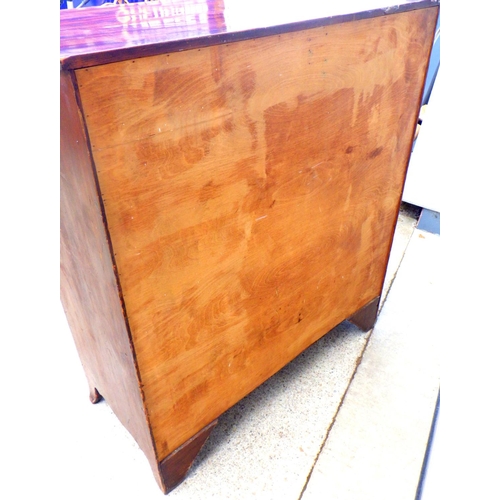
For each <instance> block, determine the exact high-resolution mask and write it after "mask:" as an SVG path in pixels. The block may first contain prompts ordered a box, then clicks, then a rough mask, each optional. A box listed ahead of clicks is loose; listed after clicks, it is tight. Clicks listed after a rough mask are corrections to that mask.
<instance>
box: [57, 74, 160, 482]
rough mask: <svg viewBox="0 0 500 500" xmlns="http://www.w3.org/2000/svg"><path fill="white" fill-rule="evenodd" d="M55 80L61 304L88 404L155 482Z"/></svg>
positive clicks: (136, 382) (113, 289)
mask: <svg viewBox="0 0 500 500" xmlns="http://www.w3.org/2000/svg"><path fill="white" fill-rule="evenodd" d="M60 85H61V87H60V98H61V103H60V113H61V116H60V126H61V138H60V150H61V159H60V169H61V181H60V196H61V197H60V208H61V213H60V224H61V236H60V243H61V251H60V259H61V272H60V281H61V302H62V304H63V308H64V312H65V314H66V317H67V319H68V324H69V326H70V330H71V333H72V335H73V338H74V341H75V344H76V347H77V351H78V354H79V356H80V359H81V361H82V365H83V368H84V371H85V374H86V377H87V380H88V383H89V388H90V400H91V402H93V403H97V402H98V401H99V400H100V398H101V397H103V398H105V399H106V401H107V403H108V404H109V406H110V408H111V409H112V410H113V412H114V413H115V415H116V416H117V418H118V419H119V420H120V422H121V423H122V424H123V425H124V427H125V428H126V429H127V430H128V431H129V432H130V434H131V435H132V436H133V437H134V439H135V440H136V441H137V443H138V444H139V446H140V448H141V449H142V450H143V452H144V453H145V455H146V457H147V458H148V461H149V462H150V465H151V467H152V469H153V472H154V474H155V476H156V479H157V482H158V484H160V485H161V479H160V477H159V473H158V467H157V456H156V449H155V445H154V439H153V437H152V434H151V426H150V423H149V416H148V412H147V407H146V404H145V400H144V394H143V391H142V387H141V380H140V376H139V371H138V367H137V361H136V358H135V351H134V347H133V344H132V341H131V336H130V330H129V326H128V321H127V318H126V311H125V309H124V304H123V297H122V296H121V290H120V284H119V279H118V275H117V272H116V266H115V265H114V259H113V252H112V248H111V246H110V240H109V234H108V233H107V228H106V219H105V214H104V212H103V205H102V199H101V196H100V193H99V186H98V182H97V177H96V172H95V166H94V164H93V158H92V155H91V153H90V145H89V140H88V133H87V130H86V126H85V120H84V115H83V112H82V109H81V103H80V102H79V95H78V88H77V83H76V80H75V75H74V72H66V71H62V72H61V74H60ZM101 395H102V396H101Z"/></svg>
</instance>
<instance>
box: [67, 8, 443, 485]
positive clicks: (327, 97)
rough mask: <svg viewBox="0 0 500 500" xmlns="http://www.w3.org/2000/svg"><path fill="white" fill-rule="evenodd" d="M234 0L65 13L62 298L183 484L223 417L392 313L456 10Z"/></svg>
mask: <svg viewBox="0 0 500 500" xmlns="http://www.w3.org/2000/svg"><path fill="white" fill-rule="evenodd" d="M231 3H232V2H230V1H229V0H226V2H225V4H224V2H223V1H210V0H207V1H206V2H201V1H199V0H198V1H196V0H192V1H186V2H180V3H179V2H177V3H176V2H172V1H168V2H167V1H162V2H147V3H137V4H130V5H120V6H112V7H105V8H104V7H102V8H88V9H78V10H77V9H74V10H72V11H66V12H61V269H62V270H61V289H62V292H61V297H62V302H63V305H64V309H65V312H66V315H67V317H68V321H69V324H70V327H71V330H72V333H73V336H74V339H75V342H76V345H77V348H78V351H79V354H80V357H81V360H82V364H83V366H84V369H85V373H86V375H87V378H88V381H89V385H90V391H91V399H92V400H93V401H97V400H99V398H100V397H101V396H102V397H104V398H105V399H106V400H107V401H108V403H109V405H110V406H111V408H112V409H113V411H114V412H115V414H116V415H117V417H118V418H119V419H120V421H121V422H122V423H123V424H124V425H125V426H126V427H127V429H128V430H129V431H130V433H131V434H132V435H133V436H134V438H135V439H136V440H137V442H138V444H139V445H140V447H141V448H142V450H143V451H144V453H145V454H146V456H147V458H148V460H149V462H150V463H151V466H152V469H153V471H154V474H155V476H156V479H157V481H158V484H159V485H160V487H161V488H162V489H163V491H165V492H168V491H169V490H171V489H172V488H174V487H175V486H176V485H177V484H178V483H179V482H180V481H181V480H182V479H183V477H184V475H185V473H186V472H187V470H188V468H189V465H190V464H191V462H192V460H193V459H194V457H195V456H196V454H197V452H198V451H199V449H200V448H201V446H202V445H203V443H204V442H205V440H206V438H207V437H208V435H209V433H210V430H211V429H212V427H213V425H215V423H216V421H217V418H218V417H219V416H220V415H221V414H222V413H223V412H224V411H226V410H227V409H228V408H230V407H231V406H232V405H234V404H235V403H236V402H237V401H239V400H240V399H241V398H243V397H244V396H245V395H247V394H248V393H249V392H250V391H252V390H253V389H254V388H256V387H257V386H258V385H260V384H262V383H263V382H264V381H265V380H267V379H268V378H269V377H270V376H272V375H273V374H274V373H276V372H277V371H278V370H279V369H281V368H282V367H283V366H284V365H285V364H286V363H288V362H289V361H290V360H292V359H293V358H295V357H296V356H297V355H298V354H299V353H300V352H302V351H303V350H304V349H306V348H307V347H308V346H310V345H311V344H312V343H313V342H315V341H316V340H318V339H319V338H320V337H321V336H323V335H324V334H326V333H327V332H328V331H329V330H331V329H332V328H333V327H335V326H336V325H337V324H339V323H340V322H342V321H343V320H345V319H350V320H351V321H352V322H354V323H356V324H357V325H358V326H360V327H361V328H364V329H370V328H371V327H372V326H373V325H374V323H375V319H376V315H377V307H378V301H379V297H380V293H381V289H382V285H383V280H384V276H385V271H386V265H387V261H388V255H389V251H390V248H391V243H392V236H393V232H394V227H395V223H396V220H397V215H398V209H399V204H400V200H401V193H402V188H403V184H404V179H405V174H406V167H407V163H408V159H409V155H410V151H411V145H412V140H413V134H414V129H415V124H416V120H417V117H418V111H419V107H420V99H421V94H422V89H423V83H424V78H425V74H426V68H427V62H428V57H429V53H430V49H431V45H432V41H433V35H434V27H435V23H436V18H437V14H438V9H439V7H438V4H437V3H436V2H434V1H431V0H422V1H408V2H403V3H402V4H398V6H395V7H392V6H391V5H388V6H386V5H385V4H384V6H383V8H381V7H380V4H378V5H377V4H376V3H375V2H372V4H373V5H369V4H370V2H367V1H366V0H365V1H355V2H350V4H349V6H348V7H346V8H344V10H341V8H340V7H339V6H338V5H331V6H327V5H321V4H325V3H328V2H314V1H312V2H307V3H306V5H305V6H302V7H296V8H294V9H291V10H290V8H288V10H282V11H281V12H280V15H278V16H276V15H275V13H273V12H260V13H259V15H258V16H255V12H253V14H254V15H253V16H251V15H249V13H250V12H251V10H250V9H251V4H250V3H248V5H247V2H238V3H234V5H229V4H231ZM283 5H285V4H284V3H283ZM315 9H316V10H315ZM255 19H258V22H257V21H255ZM276 19H277V20H278V22H277V21H276Z"/></svg>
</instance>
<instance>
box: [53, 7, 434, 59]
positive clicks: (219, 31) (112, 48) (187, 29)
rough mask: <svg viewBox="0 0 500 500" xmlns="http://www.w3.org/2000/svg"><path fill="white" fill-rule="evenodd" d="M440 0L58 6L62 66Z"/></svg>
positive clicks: (232, 39) (371, 14) (315, 24)
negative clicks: (66, 7)
mask: <svg viewBox="0 0 500 500" xmlns="http://www.w3.org/2000/svg"><path fill="white" fill-rule="evenodd" d="M438 4H439V1H438V0H401V1H399V2H398V3H394V2H391V1H385V2H384V1H381V0H351V1H350V2H325V1H324V0H308V1H307V2H289V1H288V0H273V2H272V3H269V2H268V3H265V2H261V3H260V4H259V3H256V2H255V1H251V2H250V1H244V0H235V1H232V0H156V1H154V2H147V3H136V4H129V5H127V4H122V5H117V6H109V7H105V8H101V7H99V8H87V9H69V10H61V11H60V20H61V24H60V40H61V66H62V68H63V69H76V68H81V67H88V66H94V65H97V64H107V63H109V62H116V61H122V60H127V59H131V58H138V57H145V56H151V55H158V54H162V53H165V52H176V51H179V50H186V49H190V48H200V47H207V46H210V45H217V44H224V43H228V42H235V41H240V40H247V39H251V38H258V37H262V36H269V35H273V34H281V33H287V32H290V31H300V30H304V29H310V28H313V27H319V26H328V25H332V24H338V23H344V22H351V21H355V20H359V19H365V18H373V17H377V16H385V15H387V14H394V13H396V12H406V11H410V10H415V9H422V8H427V7H430V6H436V5H438Z"/></svg>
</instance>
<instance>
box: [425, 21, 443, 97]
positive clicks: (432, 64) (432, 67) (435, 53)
mask: <svg viewBox="0 0 500 500" xmlns="http://www.w3.org/2000/svg"><path fill="white" fill-rule="evenodd" d="M440 21H441V14H439V16H438V20H437V24H436V34H435V35H434V44H433V46H432V50H431V57H430V59H429V68H428V69H427V77H426V79H425V85H424V95H423V97H422V105H423V104H428V103H429V97H430V95H431V92H432V87H433V86H434V81H435V80H436V75H437V72H438V69H439V63H440V60H441V54H440V51H441V48H440V42H441V36H440V35H441V33H440V30H441V26H440Z"/></svg>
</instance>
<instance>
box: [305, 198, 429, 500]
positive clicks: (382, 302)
mask: <svg viewBox="0 0 500 500" xmlns="http://www.w3.org/2000/svg"><path fill="white" fill-rule="evenodd" d="M418 208H419V207H414V206H412V205H409V204H406V203H402V204H401V207H400V211H402V210H404V209H406V211H411V212H412V211H414V210H415V209H418ZM419 215H420V213H419ZM419 215H418V216H417V217H416V222H415V224H414V225H413V229H412V231H411V234H410V237H409V238H408V242H407V243H406V246H405V248H404V251H403V253H402V255H401V259H400V260H399V263H398V266H397V268H396V271H395V272H394V276H393V278H392V280H391V282H390V284H389V287H388V289H387V293H386V294H385V297H384V298H383V300H382V301H381V302H380V305H379V312H378V314H380V311H381V310H382V308H383V307H384V304H385V302H386V300H387V297H388V296H389V292H390V291H391V288H392V285H393V283H394V281H395V279H396V276H397V274H398V272H399V268H400V267H401V263H402V262H403V259H404V257H405V255H406V250H407V249H408V245H409V244H410V240H411V238H412V236H413V233H414V232H415V228H416V226H417V222H418V218H419ZM412 217H413V215H412ZM372 334H373V328H372V329H371V330H370V332H369V334H368V336H367V338H366V342H365V345H364V347H363V349H362V351H361V353H360V355H359V356H358V357H357V359H356V367H355V368H354V371H353V373H352V375H351V378H350V379H349V382H348V384H347V387H346V389H345V391H344V394H343V395H342V399H341V400H340V403H339V405H338V407H337V411H336V412H335V414H334V415H333V419H332V421H331V423H330V425H329V426H328V429H327V431H326V434H325V438H324V439H323V442H322V443H321V446H320V449H319V451H318V453H317V454H316V457H315V458H314V461H313V464H312V466H311V469H310V470H309V473H308V474H307V477H306V480H305V482H304V486H303V487H302V490H301V491H300V494H299V497H298V499H297V500H301V499H302V497H303V496H304V493H305V491H306V489H307V485H308V484H309V481H310V479H311V475H312V473H313V471H314V468H315V467H316V464H317V463H318V460H319V457H320V455H321V453H322V451H323V448H324V447H325V444H326V442H327V440H328V437H329V436H330V432H331V430H332V428H333V426H334V424H335V421H336V420H337V415H338V414H339V411H340V409H341V408H342V405H343V404H344V399H345V397H346V394H347V392H348V391H349V388H350V387H351V384H352V381H353V380H354V377H355V376H356V373H357V371H358V367H359V365H360V364H361V361H362V360H363V356H364V354H365V351H366V348H367V347H368V344H369V342H370V339H371V336H372Z"/></svg>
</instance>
